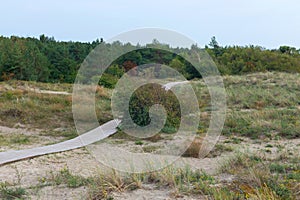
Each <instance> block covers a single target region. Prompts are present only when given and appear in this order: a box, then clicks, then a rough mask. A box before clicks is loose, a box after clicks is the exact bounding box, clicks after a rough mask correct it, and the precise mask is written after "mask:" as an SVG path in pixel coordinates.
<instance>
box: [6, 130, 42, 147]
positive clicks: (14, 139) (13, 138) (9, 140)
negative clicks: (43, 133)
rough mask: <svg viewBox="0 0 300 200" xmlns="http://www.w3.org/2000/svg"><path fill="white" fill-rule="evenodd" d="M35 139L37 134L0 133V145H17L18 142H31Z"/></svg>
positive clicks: (25, 143)
mask: <svg viewBox="0 0 300 200" xmlns="http://www.w3.org/2000/svg"><path fill="white" fill-rule="evenodd" d="M35 141H37V136H31V135H24V134H15V133H11V134H5V135H1V134H0V146H9V145H18V144H24V145H27V144H31V143H33V142H35Z"/></svg>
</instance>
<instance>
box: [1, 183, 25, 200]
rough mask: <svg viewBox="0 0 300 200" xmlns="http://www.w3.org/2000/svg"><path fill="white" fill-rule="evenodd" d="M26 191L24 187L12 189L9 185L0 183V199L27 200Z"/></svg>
mask: <svg viewBox="0 0 300 200" xmlns="http://www.w3.org/2000/svg"><path fill="white" fill-rule="evenodd" d="M25 195H26V190H25V189H24V188H22V187H12V186H9V185H8V184H7V183H0V199H3V200H13V199H25Z"/></svg>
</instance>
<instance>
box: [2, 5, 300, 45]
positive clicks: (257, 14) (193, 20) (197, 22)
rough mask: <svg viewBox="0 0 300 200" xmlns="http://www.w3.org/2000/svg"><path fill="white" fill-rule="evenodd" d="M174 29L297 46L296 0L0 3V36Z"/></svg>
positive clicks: (197, 37) (67, 36)
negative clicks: (149, 28)
mask: <svg viewBox="0 0 300 200" xmlns="http://www.w3.org/2000/svg"><path fill="white" fill-rule="evenodd" d="M144 27H155V28H162V29H169V30H173V31H176V32H179V33H181V34H183V35H185V36H187V37H189V38H191V39H192V40H194V41H196V42H197V43H198V45H199V46H204V45H205V44H208V43H209V41H210V39H211V37H212V36H215V37H216V38H217V41H218V42H219V44H221V45H223V46H226V45H250V44H251V45H259V46H262V47H266V48H269V49H273V48H278V47H279V46H282V45H288V46H293V47H296V48H300V1H299V0H251V1H249V0H248V1H246V0H185V1H183V0H151V1H141V0H123V1H122V0H9V1H4V0H3V1H1V4H0V35H3V36H11V35H16V36H22V37H27V36H28V37H29V36H30V37H39V35H41V34H45V35H47V36H53V37H54V38H55V39H56V40H60V41H70V40H72V41H86V42H91V41H93V40H95V39H97V38H103V39H104V40H108V39H110V38H112V37H114V36H115V35H118V34H120V33H122V32H126V31H130V30H133V29H138V28H144Z"/></svg>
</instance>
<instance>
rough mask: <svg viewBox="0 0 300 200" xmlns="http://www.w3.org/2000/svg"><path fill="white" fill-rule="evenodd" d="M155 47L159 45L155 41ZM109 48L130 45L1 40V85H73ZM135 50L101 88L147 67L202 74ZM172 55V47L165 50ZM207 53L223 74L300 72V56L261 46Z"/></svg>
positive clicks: (174, 59)
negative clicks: (97, 52)
mask: <svg viewBox="0 0 300 200" xmlns="http://www.w3.org/2000/svg"><path fill="white" fill-rule="evenodd" d="M154 43H158V41H156V40H154ZM99 44H104V45H110V46H112V47H113V48H112V49H120V48H129V47H132V45H131V44H122V43H120V42H115V43H113V44H105V43H104V42H103V40H102V39H100V40H96V41H93V42H91V43H88V42H86V43H84V42H72V41H70V42H62V41H56V40H55V39H54V38H53V37H47V36H45V35H41V36H40V37H39V38H38V39H37V38H22V37H15V36H12V37H10V38H7V37H0V80H1V81H6V80H9V79H18V80H29V81H42V82H67V83H72V82H74V80H75V78H76V74H77V70H78V69H79V67H80V65H81V63H82V62H83V60H84V59H85V58H86V56H87V55H88V54H89V53H90V52H91V50H92V49H94V48H95V47H96V46H97V45H99ZM147 47H150V48H149V49H143V50H135V51H132V52H131V53H129V54H127V55H126V56H123V57H120V58H119V59H117V60H116V61H115V62H114V63H113V64H112V66H111V67H110V68H109V69H108V70H107V72H106V73H105V75H104V76H103V77H102V79H101V80H100V83H101V84H103V85H105V86H107V87H112V86H113V85H114V83H115V82H116V81H117V80H118V78H119V77H120V76H122V74H123V73H124V72H125V71H128V70H130V69H132V68H133V67H135V66H138V65H142V64H147V63H161V64H166V65H168V66H170V67H172V68H174V69H176V70H178V71H179V72H180V73H181V74H183V75H184V76H185V77H186V78H188V79H193V78H199V77H201V76H200V74H199V73H198V72H197V70H195V69H194V68H193V66H192V65H191V64H190V63H188V62H187V61H185V60H184V59H183V58H182V57H180V56H177V55H176V54H172V53H169V52H168V51H157V50H155V49H154V48H151V44H149V45H148V46H147ZM164 48H165V49H166V50H168V48H170V47H169V46H168V45H164ZM205 48H206V50H207V52H208V53H209V54H210V56H211V57H212V58H213V60H214V61H215V63H216V64H217V66H218V68H219V70H220V72H221V74H243V73H250V72H261V71H283V72H291V73H295V72H300V50H299V49H298V50H297V49H296V48H294V47H289V46H281V47H280V48H279V49H273V50H268V49H265V48H262V47H259V46H245V47H241V46H226V47H222V46H220V45H219V44H218V42H217V41H216V39H215V37H213V38H212V40H211V42H210V43H209V45H208V46H206V47H205ZM173 50H174V52H176V53H178V54H182V53H187V52H188V50H187V49H183V48H181V49H179V48H177V49H173Z"/></svg>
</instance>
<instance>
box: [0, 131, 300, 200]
mask: <svg viewBox="0 0 300 200" xmlns="http://www.w3.org/2000/svg"><path fill="white" fill-rule="evenodd" d="M0 132H1V134H10V133H15V134H16V133H19V134H35V135H37V133H38V132H39V130H31V132H30V130H26V129H25V128H8V127H3V126H1V127H0ZM52 139H53V138H52ZM49 140H51V138H49ZM226 140H228V138H225V137H221V139H220V141H219V143H222V144H223V143H224V141H226ZM38 141H40V140H38ZM161 142H162V141H161ZM267 144H269V145H271V146H272V147H270V148H268V150H269V151H268V152H266V145H267ZM37 145H41V143H38V144H31V145H27V146H26V145H24V146H22V148H31V147H34V146H37ZM106 145H111V146H114V145H115V146H116V145H117V146H119V147H122V148H124V149H125V150H126V147H127V150H130V151H132V149H130V146H132V145H134V144H130V145H128V144H127V145H124V143H119V144H118V143H117V144H112V142H111V141H107V142H106ZM156 145H159V142H158V143H156ZM228 145H231V146H232V147H233V148H235V149H237V150H239V151H245V152H253V153H256V154H262V155H264V156H267V157H268V158H269V159H273V158H275V157H276V156H278V154H279V153H282V152H284V153H292V154H293V153H294V154H296V153H299V152H300V139H295V140H280V141H276V140H271V141H268V140H266V141H263V142H257V141H253V140H250V139H246V138H243V141H242V143H240V144H228ZM135 146H137V145H135ZM279 146H282V147H284V150H283V151H282V150H281V151H279V149H278V147H279ZM6 148H13V147H5V148H4V147H2V150H6ZM19 148H21V147H19ZM231 155H233V152H224V153H222V154H221V155H220V156H217V157H212V158H204V159H197V158H180V159H178V160H176V162H175V163H174V165H175V166H177V167H184V166H186V165H189V166H190V167H191V168H194V169H201V170H204V171H205V172H207V173H208V174H211V175H215V177H216V178H218V179H219V180H221V181H232V179H233V177H231V176H229V175H226V174H218V173H217V172H218V169H219V167H220V165H221V163H222V162H223V161H225V160H228V158H229V157H230V156H231ZM65 167H67V168H68V169H69V170H70V171H71V172H72V173H74V174H78V175H81V176H84V177H93V176H95V175H96V174H97V173H99V170H101V171H102V172H103V171H105V170H108V168H107V167H106V166H104V165H102V164H101V163H99V162H97V161H96V160H95V159H94V157H93V156H92V155H91V154H90V153H89V151H88V150H87V149H86V148H81V149H76V150H72V151H67V152H62V153H56V154H51V155H46V156H41V157H36V158H32V159H27V160H22V161H19V162H15V163H11V164H7V165H4V166H0V182H8V183H11V184H19V185H21V186H22V187H25V188H29V187H32V189H29V190H28V191H29V197H30V198H31V199H84V197H85V196H86V192H87V188H85V187H81V188H76V189H71V188H68V187H66V186H62V185H61V186H46V187H42V188H39V189H36V188H35V187H34V186H36V185H38V184H39V183H40V180H41V179H42V178H43V177H49V174H50V173H51V172H58V171H59V170H61V169H63V168H65ZM172 195H173V196H172ZM112 196H113V197H114V199H120V200H123V199H124V200H125V199H129V200H130V199H132V200H133V199H175V198H177V199H189V200H192V199H205V197H204V196H198V197H192V196H189V197H187V196H178V197H177V196H174V194H173V193H172V191H169V190H168V189H167V188H159V189H158V188H155V186H153V185H146V186H145V187H143V188H142V189H138V190H135V191H129V192H123V193H113V194H112Z"/></svg>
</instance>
